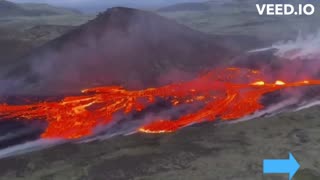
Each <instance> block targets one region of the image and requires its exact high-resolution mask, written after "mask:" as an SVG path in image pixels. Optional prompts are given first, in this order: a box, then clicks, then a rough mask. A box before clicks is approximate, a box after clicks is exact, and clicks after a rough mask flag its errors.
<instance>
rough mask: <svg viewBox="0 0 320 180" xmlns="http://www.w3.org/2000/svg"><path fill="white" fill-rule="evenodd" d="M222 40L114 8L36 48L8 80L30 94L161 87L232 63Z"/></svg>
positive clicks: (134, 12) (148, 16) (164, 21)
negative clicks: (165, 78)
mask: <svg viewBox="0 0 320 180" xmlns="http://www.w3.org/2000/svg"><path fill="white" fill-rule="evenodd" d="M221 41H222V40H221V38H216V37H213V36H209V35H206V34H203V33H200V32H198V31H194V30H192V29H190V28H188V27H186V26H183V25H180V24H177V23H176V22H175V21H172V20H168V19H165V18H163V17H161V16H158V15H156V14H153V13H150V12H145V11H140V10H135V9H129V8H112V9H109V10H108V11H106V12H105V13H102V14H100V15H99V16H98V17H97V18H96V19H94V20H92V21H90V22H88V23H87V24H85V25H82V26H81V27H79V28H77V29H75V30H72V31H71V32H69V33H67V34H65V35H63V36H62V37H60V38H58V39H55V40H53V41H51V42H49V43H47V44H46V45H44V46H43V47H41V48H39V49H37V50H36V51H34V52H33V53H32V54H30V55H29V56H27V57H25V58H24V64H18V65H17V66H16V67H15V68H14V70H12V71H10V73H9V74H8V75H7V77H10V78H11V79H15V80H14V82H15V83H14V86H13V87H14V89H15V90H16V89H19V91H26V89H28V93H30V92H37V93H38V91H42V92H45V93H47V92H53V93H56V92H74V91H76V92H78V90H79V89H80V88H84V87H92V86H101V85H111V84H117V85H120V84H121V85H124V86H127V87H129V88H141V87H146V86H157V85H160V84H161V83H159V81H158V80H159V77H160V76H161V75H163V74H167V73H169V72H172V71H175V72H181V71H183V72H198V71H199V70H203V69H208V68H212V67H214V66H217V65H219V64H221V63H223V62H224V61H226V60H228V59H230V58H231V57H232V56H233V55H234V53H233V52H231V51H229V50H227V49H226V48H224V47H222V46H220V45H218V44H219V43H221V44H223V42H221ZM175 74H177V73H175ZM178 74H179V73H178ZM177 76H179V75H177ZM170 78H171V77H169V79H170ZM17 79H18V80H17ZM172 79H175V77H172ZM6 82H7V81H6ZM7 83H8V82H7ZM9 84H10V83H9ZM21 84H23V85H22V86H21ZM17 85H18V87H19V88H17ZM6 86H8V85H6ZM11 86H12V83H11ZM26 86H28V87H29V88H26ZM10 92H12V91H10Z"/></svg>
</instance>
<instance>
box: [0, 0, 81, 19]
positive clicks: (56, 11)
mask: <svg viewBox="0 0 320 180" xmlns="http://www.w3.org/2000/svg"><path fill="white" fill-rule="evenodd" d="M62 14H81V12H79V11H77V10H73V9H68V8H61V7H54V6H50V5H47V4H36V3H25V4H17V3H13V2H9V1H6V0H0V17H10V16H48V15H62Z"/></svg>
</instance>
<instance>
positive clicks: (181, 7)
mask: <svg viewBox="0 0 320 180" xmlns="http://www.w3.org/2000/svg"><path fill="white" fill-rule="evenodd" d="M209 9H210V5H209V4H208V3H203V2H201V3H198V2H190V3H180V4H175V5H171V6H167V7H163V8H160V9H159V10H158V11H160V12H170V11H206V10H209Z"/></svg>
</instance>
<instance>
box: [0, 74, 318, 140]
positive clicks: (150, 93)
mask: <svg viewBox="0 0 320 180" xmlns="http://www.w3.org/2000/svg"><path fill="white" fill-rule="evenodd" d="M261 79H264V77H263V75H262V74H261V73H260V72H258V71H256V70H249V69H239V68H228V69H223V70H215V71H211V72H208V73H206V74H204V75H203V76H200V77H199V78H196V79H194V80H191V81H187V82H181V83H176V84H170V85H167V86H163V87H159V88H149V89H145V90H137V91H130V90H126V89H124V88H122V87H118V86H110V87H98V88H92V89H85V90H83V91H82V94H80V95H79V96H69V97H65V98H64V99H62V100H60V101H44V102H37V103H32V104H26V105H10V104H2V105H0V118H1V119H3V121H4V120H12V119H19V120H21V121H33V120H39V119H40V120H46V121H47V122H48V126H47V129H46V130H45V132H44V133H43V134H42V138H66V139H77V138H82V137H86V136H90V135H92V134H93V131H94V129H95V127H97V126H98V125H107V124H109V123H112V122H113V116H114V115H115V113H117V112H123V113H125V114H129V113H132V112H139V111H143V110H145V108H146V107H148V106H150V105H152V104H154V103H156V102H157V101H158V100H160V99H162V100H165V101H168V102H170V103H171V104H172V106H179V105H182V104H193V103H197V104H199V103H200V104H201V108H199V110H198V111H196V112H192V113H188V114H185V115H182V116H181V117H180V118H178V119H176V120H174V119H173V120H160V121H159V120H158V121H150V122H151V123H149V124H145V125H143V126H142V127H140V128H138V129H137V131H140V132H144V133H166V132H173V131H176V130H178V129H180V128H183V127H185V126H188V125H190V124H194V123H200V122H203V121H215V120H216V119H222V120H236V119H239V118H241V117H244V116H246V115H250V114H252V113H254V112H256V111H258V110H260V109H262V108H263V105H262V104H261V103H260V102H259V100H260V98H261V97H262V96H263V95H264V94H267V93H271V92H274V91H278V90H281V89H284V88H289V87H298V86H310V85H320V80H303V81H298V82H284V81H281V80H277V81H275V82H274V83H267V82H265V81H263V80H261Z"/></svg>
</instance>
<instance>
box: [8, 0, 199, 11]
mask: <svg viewBox="0 0 320 180" xmlns="http://www.w3.org/2000/svg"><path fill="white" fill-rule="evenodd" d="M10 1H13V2H19V3H23V2H36V3H48V4H52V5H57V6H65V7H73V8H77V9H80V10H82V11H100V10H104V9H106V8H108V7H111V6H129V7H140V8H148V7H157V6H166V5H170V4H175V3H181V2H200V1H205V0H10Z"/></svg>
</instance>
